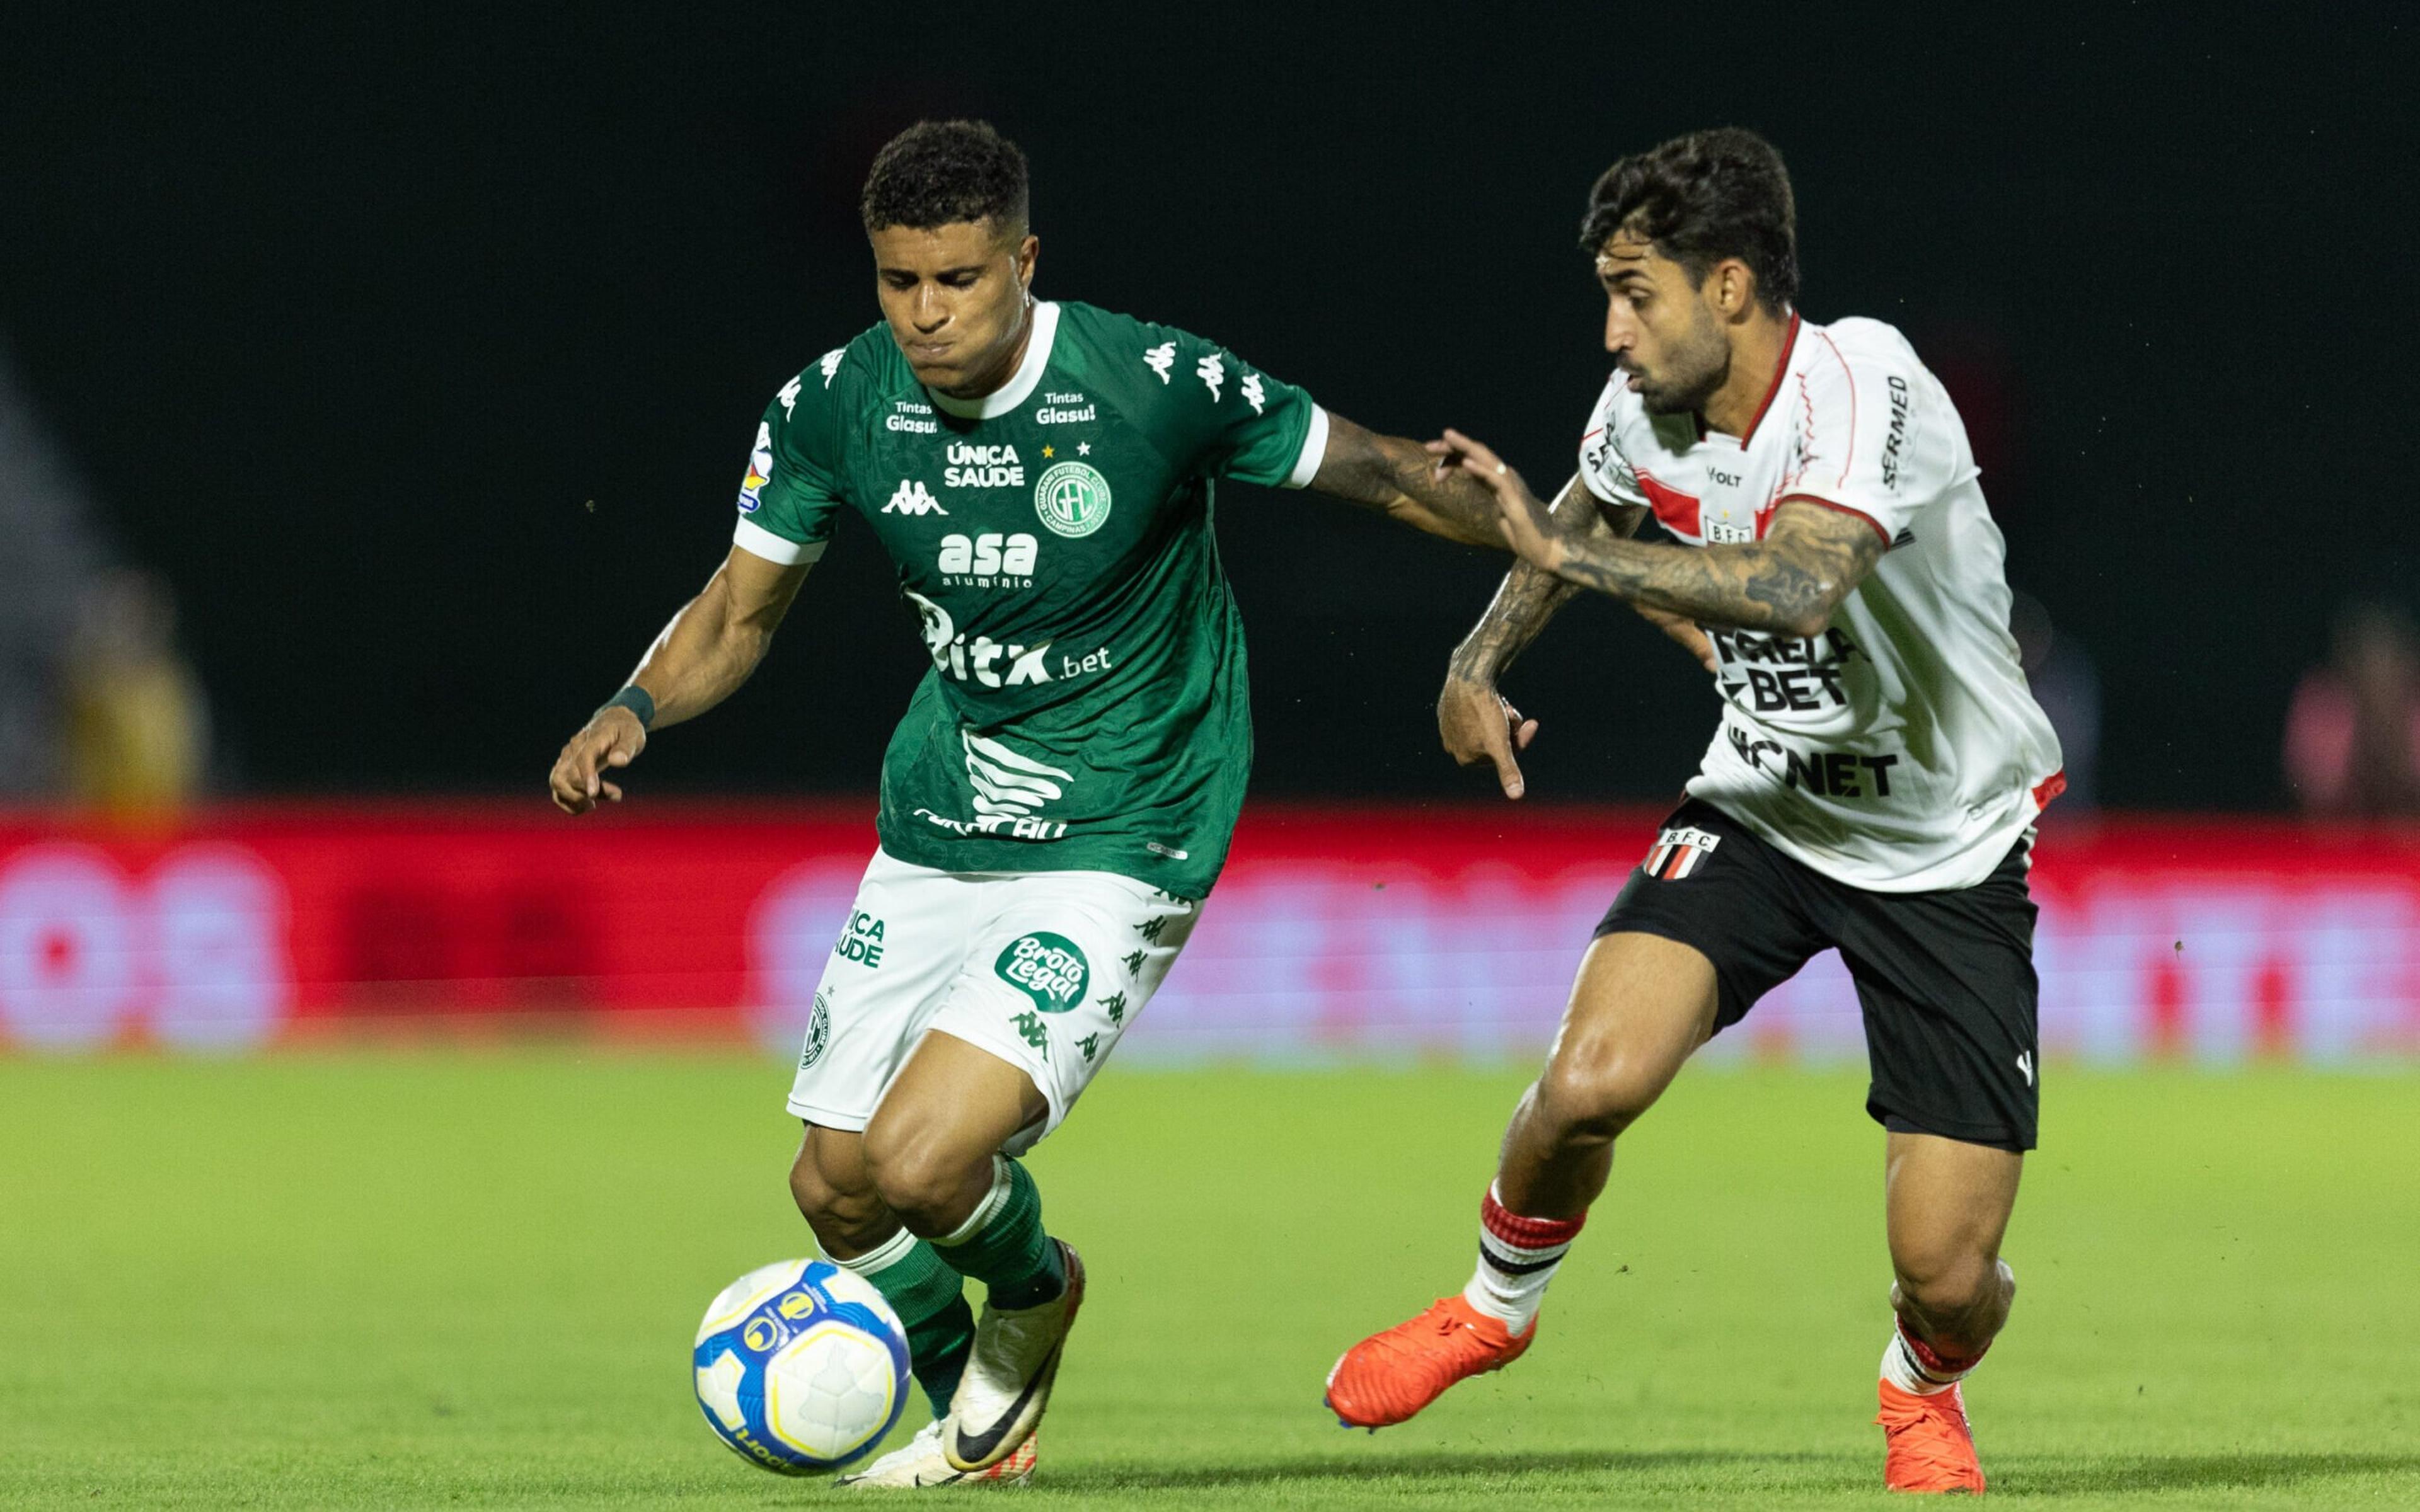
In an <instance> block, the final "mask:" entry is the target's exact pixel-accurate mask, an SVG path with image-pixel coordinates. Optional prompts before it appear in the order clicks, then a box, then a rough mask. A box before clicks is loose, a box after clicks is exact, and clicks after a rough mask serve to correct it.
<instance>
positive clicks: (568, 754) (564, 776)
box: [547, 704, 647, 814]
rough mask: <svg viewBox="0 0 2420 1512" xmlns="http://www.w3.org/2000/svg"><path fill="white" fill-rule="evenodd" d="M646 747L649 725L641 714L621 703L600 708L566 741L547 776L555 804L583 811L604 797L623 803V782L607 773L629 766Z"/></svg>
mask: <svg viewBox="0 0 2420 1512" xmlns="http://www.w3.org/2000/svg"><path fill="white" fill-rule="evenodd" d="M646 748H647V732H646V728H645V727H644V725H642V724H640V723H639V717H638V716H637V715H635V714H632V713H631V712H630V711H629V710H628V709H626V708H623V707H622V706H621V705H619V704H615V705H613V706H612V707H610V708H603V709H599V710H597V716H596V717H595V718H592V719H590V720H589V721H588V722H587V723H586V724H584V725H582V727H581V729H580V733H578V734H576V735H574V736H572V737H571V738H570V739H569V740H566V741H565V742H564V743H563V754H561V755H560V756H557V757H556V758H555V759H554V771H553V772H552V773H551V775H550V776H549V777H548V778H547V789H548V791H549V792H550V793H551V794H552V795H553V797H554V806H555V807H556V808H558V809H560V810H563V811H564V812H565V813H568V814H583V813H586V812H587V811H588V810H591V809H594V808H596V807H597V801H598V800H599V799H600V798H601V799H603V800H604V801H605V802H608V803H619V802H621V801H622V789H621V786H620V784H618V783H614V782H609V781H607V780H605V774H606V773H607V772H611V771H617V770H619V769H620V768H622V767H625V766H628V765H629V764H630V763H631V762H633V761H635V760H637V759H638V755H639V752H641V751H643V750H644V749H646Z"/></svg>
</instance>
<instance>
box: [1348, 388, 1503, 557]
mask: <svg viewBox="0 0 2420 1512" xmlns="http://www.w3.org/2000/svg"><path fill="white" fill-rule="evenodd" d="M1329 426H1330V429H1329V431H1328V440H1327V455H1326V456H1325V457H1324V458H1322V459H1321V462H1320V465H1319V475H1318V476H1317V477H1315V478H1313V479H1312V480H1311V486H1312V487H1314V488H1317V489H1318V490H1319V491H1320V492H1322V493H1326V494H1331V495H1333V496H1335V497H1336V498H1339V499H1343V500H1347V501H1351V502H1353V503H1357V504H1363V505H1367V506H1369V507H1370V508H1373V509H1378V510H1383V511H1385V512H1386V513H1387V514H1388V515H1391V516H1395V517H1399V518H1402V517H1404V516H1405V514H1406V511H1405V507H1404V506H1406V505H1409V506H1411V507H1412V509H1414V510H1417V511H1419V514H1420V515H1424V516H1426V518H1425V519H1423V518H1420V517H1417V516H1415V517H1410V518H1407V519H1406V521H1405V522H1406V523H1409V524H1413V525H1417V526H1419V527H1420V528H1422V529H1424V530H1429V531H1432V532H1435V533H1437V534H1440V535H1445V536H1449V537H1450V538H1452V539H1454V540H1457V541H1464V542H1467V543H1469V544H1471V545H1474V546H1493V547H1498V548H1500V547H1501V546H1502V545H1503V544H1504V536H1503V532H1501V531H1500V530H1499V529H1498V528H1497V523H1496V521H1497V514H1496V501H1495V497H1494V495H1492V494H1491V493H1489V492H1488V490H1487V487H1486V486H1485V485H1483V484H1481V483H1480V482H1479V481H1478V480H1476V479H1474V478H1472V477H1471V476H1469V475H1468V474H1467V473H1465V472H1461V471H1453V472H1449V473H1448V474H1446V475H1445V476H1444V477H1442V478H1440V477H1438V476H1437V475H1436V474H1435V471H1434V468H1435V459H1434V458H1432V457H1431V456H1430V455H1429V454H1428V453H1427V452H1426V451H1425V450H1423V449H1422V448H1421V447H1420V446H1419V445H1418V444H1416V443H1414V442H1412V441H1408V440H1403V439H1402V438H1400V437H1395V436H1380V435H1376V434H1374V433H1373V432H1371V431H1368V430H1365V429H1363V428H1362V427H1361V426H1359V425H1357V424H1353V423H1352V422H1351V421H1349V420H1346V419H1344V418H1343V417H1342V416H1331V417H1330V418H1329Z"/></svg>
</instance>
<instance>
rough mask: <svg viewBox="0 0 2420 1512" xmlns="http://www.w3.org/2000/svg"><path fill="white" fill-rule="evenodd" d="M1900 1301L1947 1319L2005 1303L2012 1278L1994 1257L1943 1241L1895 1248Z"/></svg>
mask: <svg viewBox="0 0 2420 1512" xmlns="http://www.w3.org/2000/svg"><path fill="white" fill-rule="evenodd" d="M1891 1258H1892V1266H1893V1269H1895V1270H1896V1271H1897V1272H1898V1273H1899V1296H1900V1305H1901V1306H1902V1307H1904V1308H1906V1309H1909V1310H1912V1311H1914V1312H1915V1313H1916V1315H1917V1316H1918V1317H1920V1318H1925V1319H1942V1320H1947V1319H1958V1318H1963V1317H1966V1316H1968V1315H1970V1314H1974V1313H1978V1312H1989V1311H1993V1310H1994V1307H1995V1305H2005V1304H2006V1303H2007V1301H2008V1300H2009V1297H2011V1296H2012V1295H2013V1294H2014V1293H2015V1291H2016V1278H2015V1276H2013V1275H2012V1274H2010V1273H2009V1269H2008V1267H2007V1266H2005V1265H2002V1264H2001V1263H2000V1262H1999V1258H1998V1257H1996V1256H1993V1255H1987V1254H1984V1253H1982V1252H1981V1251H1979V1250H1975V1249H1969V1248H1963V1247H1959V1246H1951V1245H1943V1246H1938V1247H1932V1248H1926V1247H1921V1246H1917V1247H1914V1253H1909V1252H1907V1251H1904V1250H1895V1251H1894V1252H1893V1254H1892V1257H1891Z"/></svg>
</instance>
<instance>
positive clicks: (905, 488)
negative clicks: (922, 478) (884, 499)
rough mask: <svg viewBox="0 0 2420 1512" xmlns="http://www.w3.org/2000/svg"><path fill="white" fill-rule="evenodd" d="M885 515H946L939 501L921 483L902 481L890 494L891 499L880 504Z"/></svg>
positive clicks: (946, 511)
mask: <svg viewBox="0 0 2420 1512" xmlns="http://www.w3.org/2000/svg"><path fill="white" fill-rule="evenodd" d="M882 512H883V513H884V514H886V515H947V514H948V513H949V511H948V510H946V509H943V508H942V507H941V501H939V500H938V499H936V498H934V497H933V493H932V490H931V489H929V488H927V487H925V486H923V484H922V483H917V482H912V481H910V482H907V483H902V484H901V485H900V486H898V487H897V488H895V489H893V490H892V494H891V501H890V502H889V503H887V504H885V505H883V506H882Z"/></svg>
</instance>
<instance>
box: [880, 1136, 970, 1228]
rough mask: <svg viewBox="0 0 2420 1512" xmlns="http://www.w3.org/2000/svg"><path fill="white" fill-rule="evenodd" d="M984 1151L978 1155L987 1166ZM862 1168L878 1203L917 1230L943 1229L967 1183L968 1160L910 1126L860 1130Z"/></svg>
mask: <svg viewBox="0 0 2420 1512" xmlns="http://www.w3.org/2000/svg"><path fill="white" fill-rule="evenodd" d="M988 1161H989V1156H988V1154H985V1156H983V1157H981V1163H982V1164H985V1165H988ZM865 1165H866V1170H867V1171H868V1173H869V1174H871V1175H872V1177H873V1179H874V1189H875V1192H876V1195H877V1196H878V1197H879V1198H880V1200H881V1202H882V1204H883V1205H884V1206H885V1207H887V1208H889V1209H890V1211H892V1212H895V1213H897V1214H898V1215H899V1216H900V1218H901V1219H902V1220H903V1221H904V1222H906V1223H907V1227H910V1228H912V1229H915V1230H917V1231H918V1232H920V1233H930V1232H933V1231H935V1230H936V1229H946V1228H948V1227H951V1226H950V1224H949V1222H948V1218H949V1216H950V1215H951V1211H952V1210H953V1209H954V1208H955V1207H956V1206H958V1205H959V1204H960V1202H961V1199H962V1198H963V1197H964V1196H965V1194H966V1192H967V1189H968V1187H969V1185H970V1179H971V1176H972V1171H973V1165H972V1164H970V1162H969V1161H968V1159H967V1158H966V1157H965V1156H964V1154H963V1153H961V1152H960V1151H957V1150H954V1149H950V1148H949V1147H948V1146H947V1145H946V1144H945V1143H944V1142H943V1141H941V1140H939V1139H936V1138H933V1137H931V1136H930V1135H928V1134H922V1133H920V1132H918V1131H913V1130H899V1129H893V1128H887V1127H885V1126H884V1125H882V1124H881V1123H880V1122H878V1121H877V1122H876V1125H875V1126H873V1127H871V1128H869V1129H867V1130H866V1138H865Z"/></svg>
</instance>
